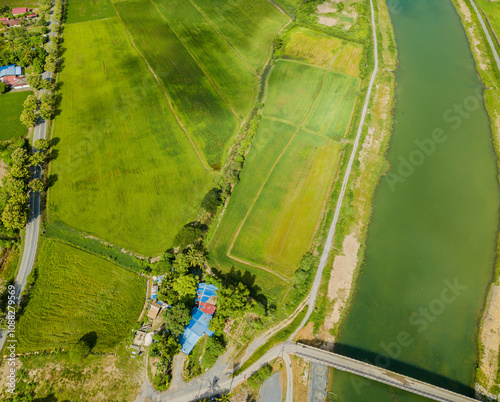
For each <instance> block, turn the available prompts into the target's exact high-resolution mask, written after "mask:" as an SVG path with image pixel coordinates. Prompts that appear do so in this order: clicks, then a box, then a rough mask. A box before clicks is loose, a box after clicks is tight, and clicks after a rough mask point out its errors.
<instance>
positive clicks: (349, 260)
mask: <svg viewBox="0 0 500 402" xmlns="http://www.w3.org/2000/svg"><path fill="white" fill-rule="evenodd" d="M360 245H361V244H360V242H359V240H358V239H357V238H356V235H355V234H354V233H351V234H349V235H348V236H346V238H345V239H344V244H343V245H342V252H343V255H338V256H337V257H335V261H334V262H333V269H332V272H331V274H330V281H329V282H328V299H329V300H330V301H333V303H334V304H333V310H332V312H331V313H330V315H328V316H327V317H326V319H325V324H324V328H325V330H327V331H330V330H332V329H333V328H334V327H335V325H337V324H338V323H339V322H340V318H341V317H342V312H343V311H344V309H345V307H346V304H347V301H348V300H349V296H350V294H351V291H352V285H353V279H354V273H355V271H356V267H357V265H358V250H359V247H360ZM332 338H333V336H332ZM331 340H333V339H331Z"/></svg>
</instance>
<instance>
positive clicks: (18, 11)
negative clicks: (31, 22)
mask: <svg viewBox="0 0 500 402" xmlns="http://www.w3.org/2000/svg"><path fill="white" fill-rule="evenodd" d="M30 11H31V10H30V9H29V8H28V7H16V8H13V9H12V15H14V16H16V15H19V14H25V13H29V12H30Z"/></svg>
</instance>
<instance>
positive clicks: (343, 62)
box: [331, 43, 363, 77]
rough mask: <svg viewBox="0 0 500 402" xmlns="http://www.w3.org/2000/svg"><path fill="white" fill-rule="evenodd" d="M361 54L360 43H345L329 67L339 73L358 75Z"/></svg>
mask: <svg viewBox="0 0 500 402" xmlns="http://www.w3.org/2000/svg"><path fill="white" fill-rule="evenodd" d="M362 56H363V47H362V46H361V45H358V44H354V43H348V44H345V45H344V46H343V47H342V49H340V51H339V53H338V55H337V57H336V58H335V60H334V61H333V63H332V65H331V68H332V69H334V70H336V71H339V72H341V73H345V74H348V75H352V76H353V77H359V63H360V62H361V57H362Z"/></svg>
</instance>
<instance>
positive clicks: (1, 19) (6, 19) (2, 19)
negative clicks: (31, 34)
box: [0, 17, 9, 22]
mask: <svg viewBox="0 0 500 402" xmlns="http://www.w3.org/2000/svg"><path fill="white" fill-rule="evenodd" d="M8 20H9V17H2V18H0V22H1V21H8Z"/></svg>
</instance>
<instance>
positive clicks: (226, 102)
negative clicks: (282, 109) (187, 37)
mask: <svg viewBox="0 0 500 402" xmlns="http://www.w3.org/2000/svg"><path fill="white" fill-rule="evenodd" d="M149 1H150V3H151V4H152V5H153V6H154V7H155V8H156V11H157V12H158V14H160V16H161V18H162V19H163V20H164V21H165V22H166V23H167V25H168V26H169V28H170V29H171V31H172V32H173V34H174V35H175V37H176V38H177V39H178V40H179V42H180V43H181V45H182V46H183V47H184V49H186V51H187V52H188V53H189V55H190V56H191V58H192V59H193V60H194V62H195V63H196V64H197V65H198V67H199V68H200V70H201V71H202V72H203V75H204V76H205V77H206V78H207V80H208V81H209V82H210V84H211V85H212V87H213V88H214V89H215V92H217V93H218V94H219V96H220V97H221V99H222V100H223V101H224V103H225V104H226V106H227V107H228V108H229V110H231V113H232V114H234V117H236V118H237V119H238V121H240V120H241V117H240V116H238V113H236V112H235V110H234V109H233V107H232V106H231V104H230V103H229V102H228V101H227V100H226V98H225V97H224V96H223V95H222V94H221V93H220V92H219V88H217V85H215V83H214V82H213V81H212V79H211V78H210V75H209V74H208V73H207V72H206V71H205V69H204V68H203V67H202V66H201V64H200V62H199V61H198V59H197V58H196V57H195V56H194V54H193V53H192V52H191V50H189V48H188V46H187V45H186V44H185V43H184V41H183V40H182V39H181V38H180V36H179V35H178V34H177V32H175V30H174V28H172V25H170V23H169V22H168V19H167V17H165V16H164V15H163V13H162V12H161V11H160V9H159V8H158V5H157V4H156V3H155V2H154V1H153V0H149Z"/></svg>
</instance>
